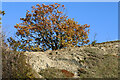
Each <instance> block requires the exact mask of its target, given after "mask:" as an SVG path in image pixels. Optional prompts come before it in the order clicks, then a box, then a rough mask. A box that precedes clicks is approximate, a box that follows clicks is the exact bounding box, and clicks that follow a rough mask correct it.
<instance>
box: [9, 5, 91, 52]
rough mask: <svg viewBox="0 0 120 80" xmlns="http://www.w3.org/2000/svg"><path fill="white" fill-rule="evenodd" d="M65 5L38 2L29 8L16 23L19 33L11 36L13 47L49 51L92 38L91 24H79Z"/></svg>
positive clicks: (84, 42)
mask: <svg viewBox="0 0 120 80" xmlns="http://www.w3.org/2000/svg"><path fill="white" fill-rule="evenodd" d="M64 9H65V7H64V5H60V4H58V3H55V4H51V5H45V4H42V5H39V4H37V5H36V7H35V6H33V7H32V11H31V12H30V11H29V10H27V12H26V17H25V18H20V20H22V21H23V22H22V23H19V24H16V25H15V26H14V27H15V28H16V29H17V32H16V37H17V38H18V40H16V41H15V40H14V39H13V38H12V37H10V38H9V39H8V41H9V43H10V46H12V48H13V49H14V50H20V51H46V50H48V49H52V50H57V49H61V48H66V47H68V46H78V45H83V44H87V43H88V42H89V39H88V33H89V29H88V28H89V27H90V25H87V24H85V25H83V26H82V25H80V24H78V22H75V21H74V19H68V16H66V15H65V14H64Z"/></svg>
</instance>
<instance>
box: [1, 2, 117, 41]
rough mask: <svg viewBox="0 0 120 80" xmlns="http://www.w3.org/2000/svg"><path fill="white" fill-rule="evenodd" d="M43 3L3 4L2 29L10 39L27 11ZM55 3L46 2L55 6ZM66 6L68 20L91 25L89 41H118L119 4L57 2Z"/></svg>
mask: <svg viewBox="0 0 120 80" xmlns="http://www.w3.org/2000/svg"><path fill="white" fill-rule="evenodd" d="M38 3H39V4H42V3H43V2H2V10H4V11H5V12H6V14H5V16H3V17H2V29H3V30H4V31H5V33H6V35H7V36H8V37H10V36H14V34H15V32H16V29H15V28H14V25H16V23H21V21H20V17H21V18H24V17H25V15H26V11H27V10H31V7H32V6H35V5H36V4H38ZM53 3H54V2H44V4H46V5H47V4H53ZM57 3H60V4H62V5H64V6H65V8H66V9H65V11H66V13H67V16H68V18H74V20H75V21H77V22H78V24H81V25H83V24H88V25H90V33H89V40H90V41H91V42H92V41H93V40H94V36H95V34H96V37H95V39H96V40H97V42H98V43H101V42H106V41H114V40H118V2H57Z"/></svg>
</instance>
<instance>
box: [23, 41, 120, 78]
mask: <svg viewBox="0 0 120 80" xmlns="http://www.w3.org/2000/svg"><path fill="white" fill-rule="evenodd" d="M119 43H120V41H110V42H104V43H97V44H96V45H94V46H92V45H85V46H80V47H68V48H66V49H60V50H56V51H52V50H48V51H46V52H25V53H24V55H25V56H26V62H27V63H28V64H29V65H31V67H32V68H33V69H34V70H35V71H36V72H37V73H39V74H40V75H41V78H45V77H47V78H48V77H55V78H59V77H60V78H61V77H74V78H81V77H85V78H87V77H94V78H104V77H110V78H111V77H118V74H117V73H118V61H117V58H118V55H119V52H120V51H119V49H118V48H119ZM53 68H55V69H53ZM58 69H59V70H58ZM48 70H49V72H50V70H52V72H53V70H57V71H55V72H56V74H57V72H60V73H59V74H61V72H63V74H64V73H66V74H67V73H68V72H70V73H71V74H74V75H72V76H54V75H56V74H54V75H52V73H49V72H48ZM65 70H66V71H65ZM45 71H47V72H45ZM42 72H43V73H42ZM44 73H45V74H48V75H49V76H45V75H44ZM63 74H62V75H63Z"/></svg>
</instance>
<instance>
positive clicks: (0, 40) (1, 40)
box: [0, 10, 7, 47]
mask: <svg viewBox="0 0 120 80" xmlns="http://www.w3.org/2000/svg"><path fill="white" fill-rule="evenodd" d="M4 15H5V11H1V10H0V20H2V16H4ZM1 24H2V22H1V21H0V47H7V43H6V42H5V40H6V35H5V33H3V31H2V27H1Z"/></svg>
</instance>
